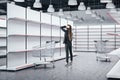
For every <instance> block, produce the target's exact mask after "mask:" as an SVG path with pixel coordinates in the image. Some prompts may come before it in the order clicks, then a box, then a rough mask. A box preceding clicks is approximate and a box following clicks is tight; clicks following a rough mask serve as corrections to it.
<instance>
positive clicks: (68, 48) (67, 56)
mask: <svg viewBox="0 0 120 80" xmlns="http://www.w3.org/2000/svg"><path fill="white" fill-rule="evenodd" d="M65 50H66V62H67V63H68V62H69V61H68V60H69V54H70V60H71V61H73V54H72V43H67V44H65Z"/></svg>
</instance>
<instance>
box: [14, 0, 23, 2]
mask: <svg viewBox="0 0 120 80" xmlns="http://www.w3.org/2000/svg"><path fill="white" fill-rule="evenodd" d="M14 1H15V2H24V1H25V0H14Z"/></svg>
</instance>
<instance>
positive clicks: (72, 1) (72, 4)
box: [68, 0, 77, 6]
mask: <svg viewBox="0 0 120 80" xmlns="http://www.w3.org/2000/svg"><path fill="white" fill-rule="evenodd" d="M68 5H70V6H74V5H77V0H69V1H68Z"/></svg>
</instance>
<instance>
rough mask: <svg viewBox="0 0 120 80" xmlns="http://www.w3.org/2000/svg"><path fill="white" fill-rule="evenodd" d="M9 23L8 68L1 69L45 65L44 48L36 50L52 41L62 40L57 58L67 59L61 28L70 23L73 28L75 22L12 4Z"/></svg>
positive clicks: (2, 67)
mask: <svg viewBox="0 0 120 80" xmlns="http://www.w3.org/2000/svg"><path fill="white" fill-rule="evenodd" d="M16 12H18V14H16ZM19 13H20V14H19ZM7 20H8V21H7V24H8V26H7V28H8V32H7V33H8V35H7V37H8V38H7V41H8V45H7V48H8V49H7V65H5V66H1V67H0V70H19V69H23V68H27V67H31V66H33V64H34V63H36V62H40V63H41V64H42V63H44V62H43V60H40V52H41V50H43V49H44V48H38V49H33V47H34V46H38V45H39V46H43V45H44V44H45V43H46V41H51V40H55V41H61V42H60V43H59V44H57V45H56V47H55V57H54V59H55V60H58V59H62V58H65V51H64V44H63V38H64V33H63V32H62V31H61V30H60V26H62V25H66V24H67V23H69V24H71V25H73V22H72V21H70V20H66V19H64V18H60V17H57V16H54V15H52V14H47V13H40V12H38V11H34V10H31V9H27V8H23V7H20V6H17V5H14V4H9V3H8V4H7ZM61 51H64V52H61ZM34 55H36V56H38V57H36V56H34Z"/></svg>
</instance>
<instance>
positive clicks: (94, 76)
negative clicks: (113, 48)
mask: <svg viewBox="0 0 120 80" xmlns="http://www.w3.org/2000/svg"><path fill="white" fill-rule="evenodd" d="M78 54H79V55H78V56H76V57H74V61H73V64H72V66H69V67H65V60H61V61H57V62H55V66H56V68H54V69H53V68H50V65H49V68H46V69H44V68H43V67H42V66H41V67H39V68H38V69H34V68H29V69H25V70H21V71H17V72H5V71H0V80H107V78H106V74H107V72H108V71H109V70H110V69H111V68H112V67H113V66H114V64H115V63H116V62H117V61H118V58H117V57H115V56H112V58H111V62H99V61H98V62H97V61H96V59H95V53H88V52H78ZM3 62H4V59H0V64H3Z"/></svg>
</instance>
